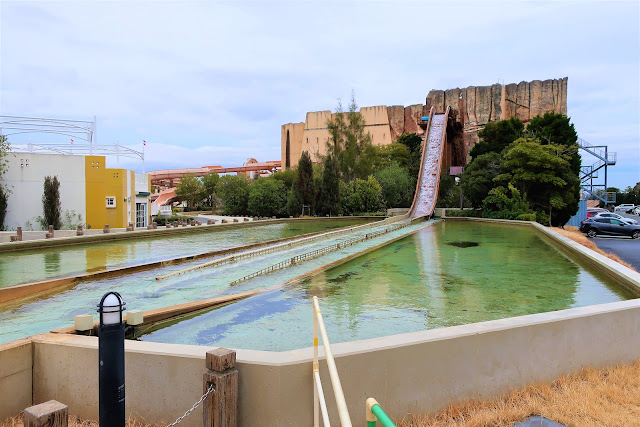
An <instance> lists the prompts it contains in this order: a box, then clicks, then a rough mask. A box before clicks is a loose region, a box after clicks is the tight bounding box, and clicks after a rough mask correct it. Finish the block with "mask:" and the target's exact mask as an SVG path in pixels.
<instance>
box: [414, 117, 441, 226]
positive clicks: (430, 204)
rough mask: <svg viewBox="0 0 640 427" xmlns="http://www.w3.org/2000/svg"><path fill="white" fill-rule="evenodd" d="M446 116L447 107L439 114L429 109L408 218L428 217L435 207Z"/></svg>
mask: <svg viewBox="0 0 640 427" xmlns="http://www.w3.org/2000/svg"><path fill="white" fill-rule="evenodd" d="M448 117H449V107H447V110H446V111H445V112H444V113H440V114H434V113H433V110H431V115H430V117H429V120H430V123H429V126H428V128H427V131H428V133H427V136H426V138H425V142H424V145H423V153H422V166H421V167H420V175H419V176H418V185H417V187H416V194H415V196H414V198H413V204H412V205H411V209H410V210H409V218H421V217H430V216H431V215H432V214H433V210H434V209H435V207H436V200H437V199H438V187H439V186H440V168H441V165H442V153H443V151H444V150H443V147H444V144H445V138H446V135H447V120H448Z"/></svg>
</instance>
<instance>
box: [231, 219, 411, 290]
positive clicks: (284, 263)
mask: <svg viewBox="0 0 640 427" xmlns="http://www.w3.org/2000/svg"><path fill="white" fill-rule="evenodd" d="M411 224H412V223H411V221H408V222H405V223H403V224H399V225H392V226H390V227H386V228H385V229H383V230H378V231H374V232H371V233H367V234H365V235H364V236H361V237H352V238H351V239H347V240H344V241H342V242H340V243H335V244H333V245H331V246H325V247H324V248H320V249H315V250H313V251H311V252H307V253H304V254H300V255H296V256H294V257H291V258H290V259H287V260H285V261H280V262H279V263H277V264H273V265H270V266H269V267H265V268H263V269H261V270H258V271H256V272H254V273H251V274H247V275H246V276H244V277H241V278H240V279H238V280H234V281H233V282H231V283H230V284H231V285H236V284H238V283H240V282H244V281H245V280H249V279H253V278H254V277H258V276H262V275H264V274H269V273H271V272H273V271H276V270H280V269H282V268H287V267H291V266H293V265H296V264H297V263H299V262H302V261H308V260H310V259H313V258H317V257H319V256H321V255H324V254H326V253H329V252H334V251H337V250H340V249H343V248H346V247H348V246H352V245H355V244H356V243H360V242H364V241H365V240H369V239H373V238H374V237H378V236H381V235H383V234H387V233H391V232H392V231H396V230H399V229H401V228H404V227H407V226H409V225H411Z"/></svg>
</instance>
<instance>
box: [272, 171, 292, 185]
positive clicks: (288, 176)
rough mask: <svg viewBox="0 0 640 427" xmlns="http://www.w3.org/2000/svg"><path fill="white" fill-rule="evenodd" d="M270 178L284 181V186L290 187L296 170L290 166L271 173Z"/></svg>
mask: <svg viewBox="0 0 640 427" xmlns="http://www.w3.org/2000/svg"><path fill="white" fill-rule="evenodd" d="M271 178H273V179H278V180H280V181H282V182H283V183H284V188H291V186H292V185H293V183H294V182H296V179H297V178H298V171H297V170H296V169H292V168H289V169H284V170H280V171H278V172H276V173H274V174H273V175H271Z"/></svg>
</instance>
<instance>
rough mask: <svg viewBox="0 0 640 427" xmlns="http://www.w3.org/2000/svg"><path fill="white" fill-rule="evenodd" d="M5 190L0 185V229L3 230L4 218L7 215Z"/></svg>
mask: <svg viewBox="0 0 640 427" xmlns="http://www.w3.org/2000/svg"><path fill="white" fill-rule="evenodd" d="M7 199H8V197H7V191H6V190H5V189H4V187H2V186H0V230H4V219H5V218H6V217H7Z"/></svg>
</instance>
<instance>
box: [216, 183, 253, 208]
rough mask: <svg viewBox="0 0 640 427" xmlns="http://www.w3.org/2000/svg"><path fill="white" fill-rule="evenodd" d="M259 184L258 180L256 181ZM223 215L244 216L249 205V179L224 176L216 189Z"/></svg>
mask: <svg viewBox="0 0 640 427" xmlns="http://www.w3.org/2000/svg"><path fill="white" fill-rule="evenodd" d="M257 182H259V180H258V181H257ZM216 189H217V192H218V196H219V197H220V200H221V201H222V212H223V214H224V215H245V214H246V213H247V211H248V204H249V189H250V183H249V179H248V178H247V177H246V176H244V175H225V176H223V177H222V178H220V181H218V185H217V187H216Z"/></svg>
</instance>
